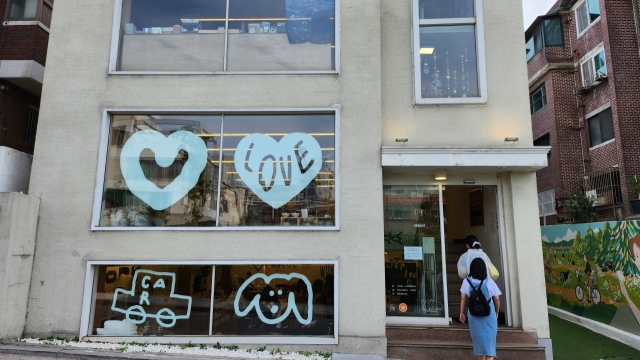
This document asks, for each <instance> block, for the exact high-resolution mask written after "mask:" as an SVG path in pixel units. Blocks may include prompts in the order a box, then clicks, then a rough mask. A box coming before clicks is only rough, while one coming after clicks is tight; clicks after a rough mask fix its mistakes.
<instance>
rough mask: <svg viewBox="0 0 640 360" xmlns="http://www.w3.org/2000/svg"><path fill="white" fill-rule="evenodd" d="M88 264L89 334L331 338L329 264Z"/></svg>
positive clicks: (332, 317)
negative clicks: (90, 290) (91, 280)
mask: <svg viewBox="0 0 640 360" xmlns="http://www.w3.org/2000/svg"><path fill="white" fill-rule="evenodd" d="M95 269H96V276H95V279H96V280H95V281H96V283H95V284H94V287H93V288H94V292H93V296H92V315H91V317H92V318H91V325H90V329H89V332H88V334H89V336H110V337H129V336H141V337H145V336H153V337H159V336H269V335H271V336H280V337H282V336H306V337H309V336H313V337H335V330H334V329H335V324H336V321H335V311H334V303H335V301H336V299H335V294H334V289H335V287H336V285H337V284H336V280H335V278H334V265H333V264H269V265H266V264H239V265H217V266H214V265H155V264H154V265H113V266H110V265H98V266H96V268H95Z"/></svg>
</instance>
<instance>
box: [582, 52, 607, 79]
mask: <svg viewBox="0 0 640 360" xmlns="http://www.w3.org/2000/svg"><path fill="white" fill-rule="evenodd" d="M580 68H581V70H582V85H583V86H589V85H591V84H593V83H594V82H595V81H596V80H597V79H598V78H599V77H601V76H603V75H606V74H607V62H606V60H605V56H604V50H602V51H600V52H599V53H597V54H596V55H595V56H593V57H589V58H587V59H586V60H584V61H583V62H582V63H581V64H580Z"/></svg>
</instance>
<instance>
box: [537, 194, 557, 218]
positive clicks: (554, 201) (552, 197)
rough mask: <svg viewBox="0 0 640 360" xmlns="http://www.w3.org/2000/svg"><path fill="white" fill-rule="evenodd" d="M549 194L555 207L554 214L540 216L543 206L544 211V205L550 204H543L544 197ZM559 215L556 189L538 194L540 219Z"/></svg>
mask: <svg viewBox="0 0 640 360" xmlns="http://www.w3.org/2000/svg"><path fill="white" fill-rule="evenodd" d="M547 194H551V195H552V196H551V199H552V201H551V204H552V205H553V212H552V213H550V214H540V212H541V211H540V210H541V208H540V207H541V206H542V209H544V205H546V204H549V203H548V202H541V201H542V197H543V196H544V195H547ZM557 213H558V211H557V210H556V189H550V190H546V191H542V192H539V193H538V216H539V217H545V216H551V215H556V214H557Z"/></svg>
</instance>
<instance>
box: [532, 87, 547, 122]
mask: <svg viewBox="0 0 640 360" xmlns="http://www.w3.org/2000/svg"><path fill="white" fill-rule="evenodd" d="M545 105H547V91H546V89H545V86H544V84H542V85H541V86H540V87H538V88H537V89H535V90H534V91H533V92H532V93H531V94H530V95H529V107H530V108H531V115H533V114H534V113H536V112H537V111H538V110H540V109H542V108H543V107H544V106H545Z"/></svg>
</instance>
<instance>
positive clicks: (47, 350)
mask: <svg viewBox="0 0 640 360" xmlns="http://www.w3.org/2000/svg"><path fill="white" fill-rule="evenodd" d="M176 358H178V359H184V360H203V359H215V360H243V359H242V358H233V359H231V358H227V357H218V356H193V355H184V354H149V353H123V352H119V351H112V350H96V349H78V348H71V347H61V346H47V345H32V344H24V343H16V342H12V343H0V359H2V360H53V359H56V360H76V359H100V360H131V359H148V360H169V359H176Z"/></svg>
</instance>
